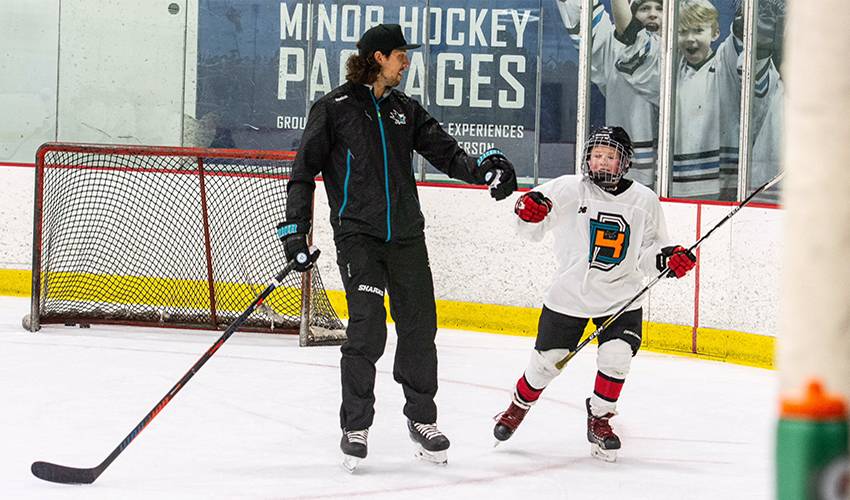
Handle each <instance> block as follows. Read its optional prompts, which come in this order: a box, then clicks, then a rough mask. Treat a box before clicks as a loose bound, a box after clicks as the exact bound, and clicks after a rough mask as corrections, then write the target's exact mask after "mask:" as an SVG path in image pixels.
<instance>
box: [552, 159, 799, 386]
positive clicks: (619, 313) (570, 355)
mask: <svg viewBox="0 0 850 500" xmlns="http://www.w3.org/2000/svg"><path fill="white" fill-rule="evenodd" d="M783 175H785V172H779V174H778V175H777V176H776V177H774V178H773V179H771V180H769V181H767V182H765V183H764V184H762V185H761V186H759V187H758V188H757V189H756V190H755V191H753V192H752V193H751V194H750V195H749V196H747V197H746V198H745V199H744V201H742V202H741V203H739V204H738V205H737V206H736V207H735V208H733V209H732V211H731V212H729V213H728V214H727V215H726V217H724V218H723V219H721V220H720V222H718V223H717V224H715V225H714V227H712V228H711V229H709V230H708V232H707V233H705V234H704V235H703V236H702V238H700V239H698V240H697V242H696V243H694V244H693V245H691V247H690V248H688V251H689V252H693V251H694V250H695V249H696V248H697V247H698V246H700V245H701V244H702V242H703V241H705V239H706V238H708V237H709V236H711V233H713V232H714V231H715V230H716V229H717V228H719V227H720V226H722V225H723V224H725V223H726V221H728V220H729V219H731V218H732V217H733V216H734V215H735V214H736V213H738V211H739V210H741V209H742V208H744V207H745V206H747V204H748V203H750V202H751V201H752V200H753V198H755V197H756V195H758V194H759V193H761V192H762V191H765V190H767V189H769V188H770V187H771V186H773V185H774V184H776V183H777V182H779V181H780V180H781V179H782V176H783ZM668 272H669V268H667V266H665V267H664V269H663V270H662V271H661V272H660V273H658V276H656V277H655V278H653V280H652V281H650V282H649V283H648V284H647V285H646V286H645V287H643V289H641V291H639V292H638V293H637V294H636V295H635V296H634V297H632V298H631V299H629V301H628V302H626V303H625V304H623V306H622V307H621V308H620V309H618V310H617V312H615V313H614V314H612V315H611V316H608V319H606V320H605V321H603V322H602V324H601V325H600V326H599V327H598V328H597V329H596V330H594V332H593V333H591V334H590V335H589V336H588V337H587V338H586V339H584V340H583V341H582V342H581V343H580V344H579V345H578V346H576V348H575V350H574V351H571V352H570V353H568V354H567V355H566V357H564V359H562V360H560V361H558V362H557V363H555V367H556V368H557V369H559V370H560V369H562V368H563V367H564V366H565V365H566V364H567V363H569V362H570V360H571V359H573V357H574V356H575V355H576V353H578V352H579V351H580V350H582V348H584V346H586V345H587V344H589V343H591V342H592V341H593V339H595V338H596V337H598V336H599V335H600V334H601V333H602V332H604V331H605V329H606V328H608V327H609V326H611V324H612V323H613V322H614V321H617V318H619V317H620V316H622V315H623V313H624V312H626V309H628V308H629V306H631V305H632V304H634V303H635V302H636V301H637V300H638V299H639V298H641V297H642V296H643V294H645V293H646V292H647V291H649V289H650V288H652V287H653V286H655V284H656V283H658V282H659V281H661V278H663V277H664V276H665V275H666V274H667V273H668Z"/></svg>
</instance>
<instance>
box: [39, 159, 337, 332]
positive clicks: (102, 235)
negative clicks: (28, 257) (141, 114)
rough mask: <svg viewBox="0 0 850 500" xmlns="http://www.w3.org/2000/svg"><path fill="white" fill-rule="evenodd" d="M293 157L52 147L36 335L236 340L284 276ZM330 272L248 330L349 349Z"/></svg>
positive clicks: (42, 169) (278, 296)
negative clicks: (143, 330) (52, 331)
mask: <svg viewBox="0 0 850 500" xmlns="http://www.w3.org/2000/svg"><path fill="white" fill-rule="evenodd" d="M294 158H295V153H293V152H288V151H245V150H234V149H202V148H181V147H159V146H130V145H105V144H72V143H47V144H44V145H42V146H41V147H40V148H39V150H38V152H37V154H36V168H35V196H34V218H33V219H34V223H33V254H32V255H33V258H32V307H31V311H30V314H29V315H27V316H26V317H25V318H24V327H25V328H27V329H28V330H30V331H33V332H34V331H38V330H39V328H40V327H41V325H43V324H49V323H62V324H66V325H74V324H79V325H83V326H85V325H90V324H120V325H138V326H165V327H178V328H197V329H216V330H217V329H224V328H226V327H227V325H228V324H229V323H230V322H231V321H233V319H235V318H236V317H237V316H238V315H239V314H240V313H241V312H242V311H243V310H244V309H245V308H246V307H247V305H248V304H249V303H250V302H251V300H252V299H253V298H254V296H256V294H258V293H259V292H260V291H261V290H262V289H263V288H265V286H266V285H267V284H268V282H269V280H270V279H271V278H272V277H273V276H274V275H275V274H276V273H277V272H278V271H279V270H280V269H281V268H283V266H284V265H285V263H286V262H285V261H286V259H285V257H284V254H283V245H282V244H281V243H280V241H278V239H277V236H276V235H275V226H276V224H277V223H278V222H280V221H282V220H283V219H284V214H285V211H286V182H287V181H288V179H289V173H290V170H291V166H292V162H293V160H294ZM343 328H344V327H343V324H342V322H341V321H340V320H339V317H338V316H337V314H336V312H335V311H334V309H333V307H332V306H331V303H330V301H329V299H328V296H327V293H326V291H325V289H324V287H323V286H322V280H321V277H320V276H319V270H318V269H314V270H312V271H310V272H307V273H303V274H299V273H292V274H291V275H290V276H289V277H288V278H287V280H286V281H285V282H284V283H283V285H282V286H280V287H278V289H277V290H276V291H275V292H274V293H273V294H272V295H271V296H270V297H269V298H268V299H267V300H266V301H265V302H264V303H263V304H262V306H261V307H260V308H259V309H258V310H257V312H256V313H255V314H254V315H253V316H252V317H251V318H249V319H248V321H247V322H246V323H245V325H244V328H243V329H244V330H250V331H262V332H281V333H299V335H300V340H301V342H300V343H301V345H321V344H338V343H340V342H341V341H342V340H344V338H345V336H344V331H343Z"/></svg>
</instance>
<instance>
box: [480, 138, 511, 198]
mask: <svg viewBox="0 0 850 500" xmlns="http://www.w3.org/2000/svg"><path fill="white" fill-rule="evenodd" d="M476 163H477V167H478V171H479V172H481V173H482V174H483V175H482V176H481V177H482V179H483V180H484V183H485V184H487V185H488V186H490V196H492V197H493V198H495V199H496V200H497V201H498V200H504V199H505V198H507V197H508V196H510V194H511V193H513V192H514V191H516V187H517V184H516V172H515V171H514V166H513V164H512V163H511V162H510V161H508V159H507V158H505V155H504V154H503V153H502V151H501V150H499V149H490V150H487V151H485V152H484V154H482V155H481V156H479V157H478V161H477V162H476Z"/></svg>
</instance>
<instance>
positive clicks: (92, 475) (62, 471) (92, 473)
mask: <svg viewBox="0 0 850 500" xmlns="http://www.w3.org/2000/svg"><path fill="white" fill-rule="evenodd" d="M319 253H320V252H319V250H318V249H317V248H315V247H313V248H311V249H310V260H311V261H312V262H316V259H317V258H319ZM294 268H295V261H290V262H288V263H287V264H286V266H285V267H284V268H283V270H281V271H280V272H279V273H277V276H275V277H274V279H273V280H272V282H271V283H270V284H269V285H268V286H267V287H266V289H265V290H263V291H262V292H261V293H260V294H259V295H258V296H257V297H256V298H255V299H254V301H253V302H251V305H249V306H248V308H247V309H245V311H244V312H243V313H242V314H240V315H239V317H238V318H236V319H235V320H234V321H233V322H232V323H231V324H230V326H228V327H227V329H226V330H225V331H224V333H223V334H222V335H221V337H219V339H218V340H216V341H215V344H213V345H212V347H210V348H209V349H207V352H205V353H204V355H203V356H201V358H200V359H199V360H198V361H196V362H195V364H194V365H192V367H191V368H189V371H187V372H186V374H185V375H183V378H181V379H180V380H179V381H177V383H176V384H174V387H172V388H171V390H170V391H168V394H166V395H165V397H163V398H162V399H161V400H160V401H159V403H157V404H156V406H154V407H153V410H151V411H150V412H148V414H147V415H145V418H143V419H142V421H141V422H139V425H137V426H136V427H135V428H134V429H133V430H132V431H130V434H128V435H127V437H125V438H124V440H123V441H121V444H119V445H118V447H116V448H115V449H114V450H112V453H110V454H109V456H108V457H106V459H105V460H104V461H103V462H101V463H100V465H98V466H97V467H92V468H89V469H79V468H76V467H66V466H64V465H57V464H52V463H49V462H33V464H32V467H31V468H30V470H32V473H33V474H34V475H35V476H36V477H37V478H39V479H44V480H45V481H51V482H54V483H65V484H90V483H93V482H94V481H95V479H97V478H98V476H100V475H101V474H102V473H103V471H104V470H106V468H107V467H109V464H111V463H112V462H113V461H114V460H115V459H116V458H117V457H118V455H120V454H121V452H122V451H124V449H125V448H127V446H129V445H130V443H132V442H133V440H134V439H136V436H138V435H139V434H140V433H141V432H142V431H143V430H144V428H145V427H147V425H148V424H149V423H150V422H151V420H153V419H154V417H156V416H157V414H159V412H160V411H162V409H163V408H165V405H167V404H168V403H169V402H170V401H171V400H172V399H173V398H174V396H175V395H176V394H177V393H178V392H179V391H180V389H182V388H183V386H184V385H186V383H187V382H188V381H189V379H191V378H192V376H193V375H195V373H197V371H198V370H200V369H201V367H202V366H204V363H206V362H207V361H208V360H209V359H210V358H211V357H212V355H213V354H215V352H216V351H217V350H218V349H219V348H220V347H221V346H222V344H224V342H225V341H227V339H229V338H230V336H231V335H233V334H234V333H235V332H236V330H237V329H238V328H239V327H240V326H242V323H244V322H245V320H246V319H248V317H249V316H250V315H251V314H252V313H253V312H254V310H255V309H256V308H257V307H258V306H259V305H260V304H262V303H263V301H264V300H265V299H266V297H268V296H269V294H270V293H272V292H273V291H274V289H275V288H277V287H279V286H280V285H281V282H282V281H283V279H284V278H285V277H286V275H288V274H289V273H290V272H292V270H293V269H294Z"/></svg>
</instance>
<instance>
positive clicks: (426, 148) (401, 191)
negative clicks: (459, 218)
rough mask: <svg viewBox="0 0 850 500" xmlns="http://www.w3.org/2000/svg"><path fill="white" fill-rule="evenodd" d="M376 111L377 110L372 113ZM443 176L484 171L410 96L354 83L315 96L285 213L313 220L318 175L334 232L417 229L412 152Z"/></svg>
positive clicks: (400, 235) (390, 234)
mask: <svg viewBox="0 0 850 500" xmlns="http://www.w3.org/2000/svg"><path fill="white" fill-rule="evenodd" d="M378 110H380V112H378ZM414 151H417V152H418V153H419V154H421V155H422V156H423V157H425V159H427V160H428V161H429V162H431V164H432V165H434V166H435V167H437V168H438V169H439V170H441V171H442V172H444V173H446V174H448V175H449V177H452V178H455V179H460V180H463V181H466V182H470V183H474V184H484V179H483V177H482V175H483V173H482V172H479V171H478V169H477V166H476V159H475V158H470V157H469V156H468V155H467V154H466V152H464V151H463V149H461V148H460V146H458V144H457V141H455V140H454V138H452V137H451V136H450V135H449V134H448V133H446V132H445V131H444V130H443V129H442V128H441V127H440V124H439V123H438V122H437V120H435V119H434V118H433V117H431V115H429V114H428V112H427V111H425V109H424V108H422V106H421V105H420V104H419V103H418V102H416V101H415V100H414V99H411V98H410V97H408V96H406V95H405V94H404V93H402V92H399V91H397V90H387V91H386V92H385V93H384V96H383V97H381V98H380V99H377V98H375V97H374V94H373V93H372V90H371V89H370V88H369V87H367V86H366V85H361V84H356V83H352V82H348V83H345V84H344V85H342V86H340V87H338V88H336V89H334V90H332V91H331V92H330V93H328V94H326V95H325V96H324V97H322V98H321V99H319V100H318V101H316V103H315V104H313V107H312V108H311V110H310V115H309V117H308V118H307V126H306V128H305V130H304V135H303V136H302V139H301V146H300V147H299V149H298V154H297V156H296V158H295V165H294V166H293V169H292V176H291V177H290V180H289V184H288V185H287V203H286V220H287V222H289V223H302V224H303V223H306V222H309V221H310V220H311V215H312V206H313V191H314V190H315V187H316V183H315V182H314V180H313V179H314V178H315V177H316V176H317V175H319V174H321V175H322V178H323V180H324V183H325V188H326V190H327V193H328V200H329V203H330V207H331V216H330V221H331V226H332V227H333V231H334V239H335V240H336V241H340V240H342V239H343V238H345V237H346V236H349V235H351V234H368V235H371V236H374V237H376V238H380V239H382V240H384V241H400V240H406V239H412V238H417V237H420V236H421V235H422V232H423V229H424V227H425V220H424V218H423V216H422V212H421V211H420V210H419V196H418V194H417V191H416V177H415V172H414V170H413V152H414Z"/></svg>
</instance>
